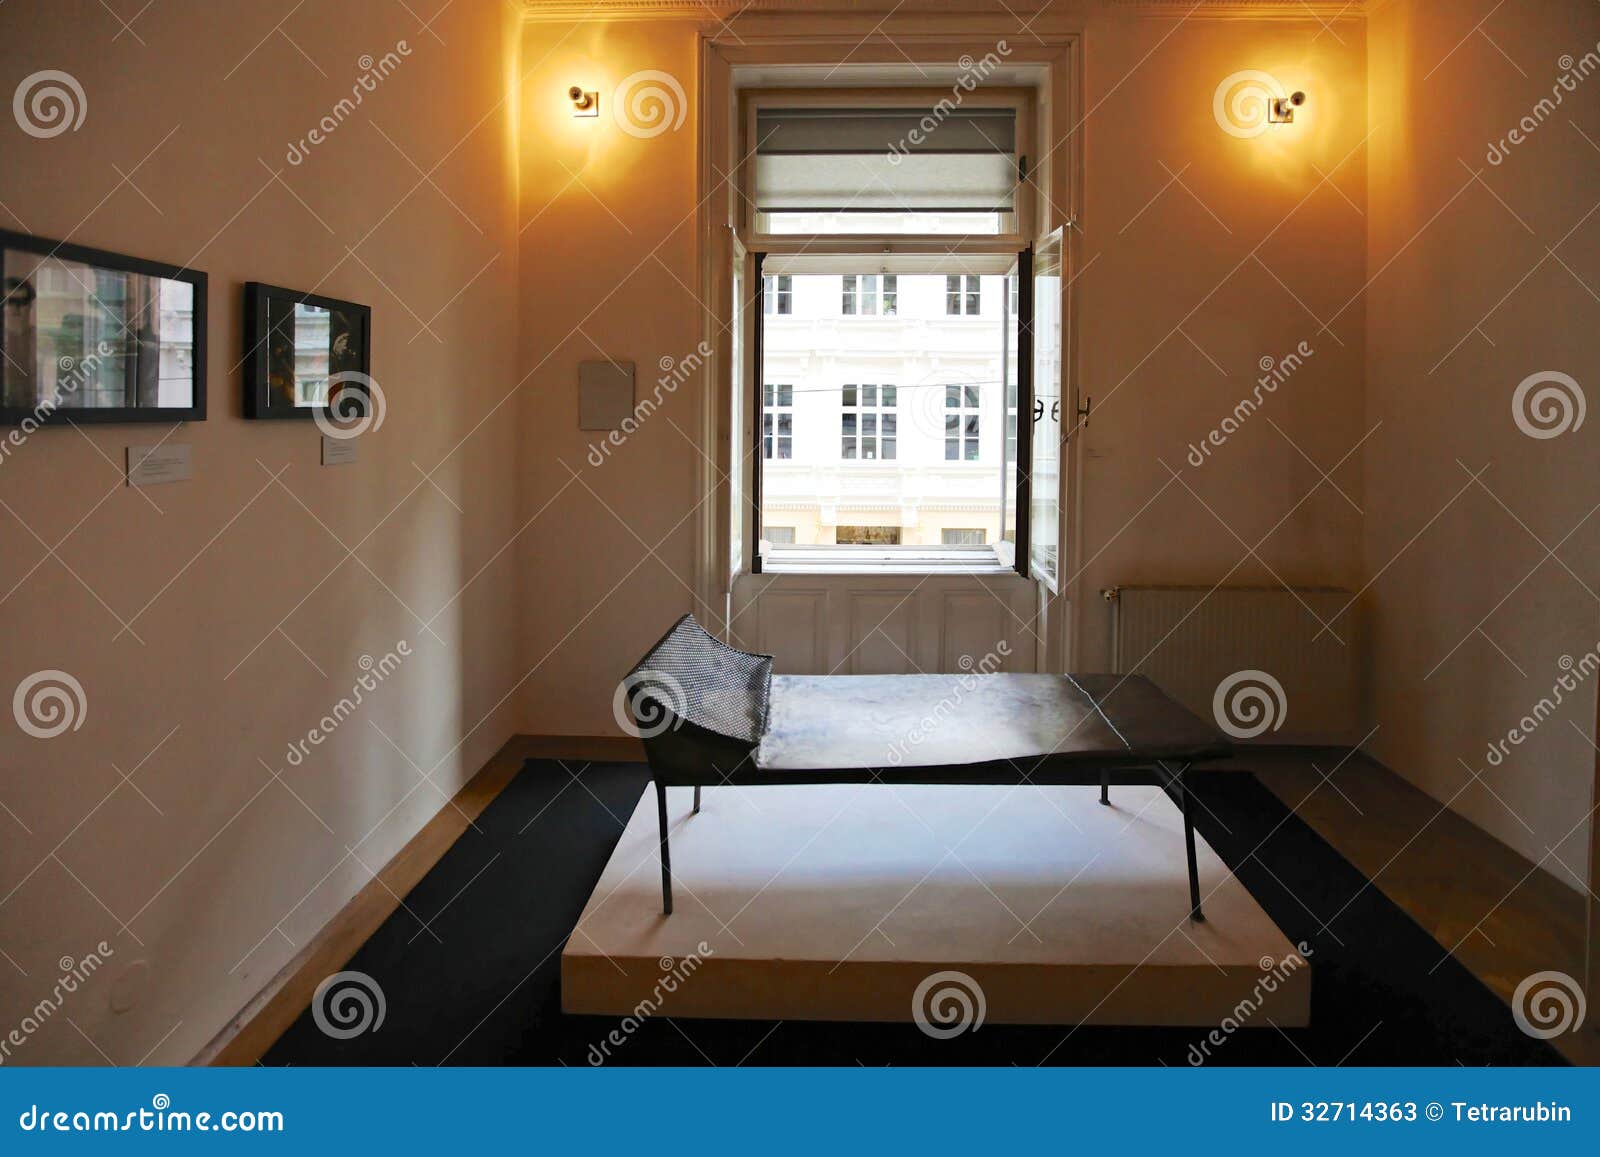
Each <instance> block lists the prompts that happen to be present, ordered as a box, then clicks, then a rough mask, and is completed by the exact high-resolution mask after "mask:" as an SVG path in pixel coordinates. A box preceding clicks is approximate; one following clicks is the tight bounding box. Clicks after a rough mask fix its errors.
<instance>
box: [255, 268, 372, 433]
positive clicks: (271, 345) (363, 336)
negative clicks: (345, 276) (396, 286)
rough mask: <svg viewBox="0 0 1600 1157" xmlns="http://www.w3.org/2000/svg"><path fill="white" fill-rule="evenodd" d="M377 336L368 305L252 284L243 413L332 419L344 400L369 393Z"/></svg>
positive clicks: (258, 416)
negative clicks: (350, 395) (341, 398)
mask: <svg viewBox="0 0 1600 1157" xmlns="http://www.w3.org/2000/svg"><path fill="white" fill-rule="evenodd" d="M371 331H372V310H371V309H370V308H368V307H367V306H365V305H357V304H356V303H355V302H353V301H341V300H339V299H338V298H337V297H322V296H320V295H318V294H315V293H300V292H298V291H296V290H293V289H283V288H281V287H279V286H276V285H263V284H262V283H261V282H259V281H251V282H247V283H246V284H245V287H244V340H245V349H244V416H245V417H246V418H286V419H295V418H304V419H310V418H311V417H313V416H314V415H315V414H317V413H319V412H320V413H322V414H324V415H328V416H333V415H332V412H331V407H332V406H333V405H334V404H335V403H336V401H337V396H338V395H343V394H345V393H346V392H347V391H352V390H353V391H357V392H359V393H362V394H365V393H366V392H367V384H368V381H369V379H370V376H371V373H372V353H371V336H372V332H371ZM361 401H362V403H363V404H364V403H365V398H363V399H361Z"/></svg>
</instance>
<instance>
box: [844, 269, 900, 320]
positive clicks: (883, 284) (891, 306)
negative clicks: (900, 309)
mask: <svg viewBox="0 0 1600 1157" xmlns="http://www.w3.org/2000/svg"><path fill="white" fill-rule="evenodd" d="M842 280H843V301H842V302H841V311H842V312H843V313H845V314H846V315H849V316H860V317H875V316H876V317H893V316H894V314H895V312H896V308H897V306H898V304H899V297H900V292H899V286H900V279H899V278H898V277H897V276H895V275H894V274H893V273H886V274H884V275H883V276H881V277H880V276H879V275H878V274H876V273H867V274H855V273H846V274H845V275H844V277H843V279H842Z"/></svg>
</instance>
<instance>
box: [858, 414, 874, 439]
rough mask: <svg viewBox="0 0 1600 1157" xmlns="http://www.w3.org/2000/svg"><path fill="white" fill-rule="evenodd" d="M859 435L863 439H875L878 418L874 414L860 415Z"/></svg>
mask: <svg viewBox="0 0 1600 1157" xmlns="http://www.w3.org/2000/svg"><path fill="white" fill-rule="evenodd" d="M861 434H862V436H863V437H867V438H875V437H877V434H878V416H877V415H876V414H862V415H861Z"/></svg>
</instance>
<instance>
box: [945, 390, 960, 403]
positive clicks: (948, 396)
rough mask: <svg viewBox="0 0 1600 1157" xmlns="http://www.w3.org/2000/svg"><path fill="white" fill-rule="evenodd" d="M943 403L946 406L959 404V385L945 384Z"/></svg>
mask: <svg viewBox="0 0 1600 1157" xmlns="http://www.w3.org/2000/svg"><path fill="white" fill-rule="evenodd" d="M944 404H945V405H946V406H947V407H948V406H959V405H960V404H961V387H960V386H946V387H945V388H944Z"/></svg>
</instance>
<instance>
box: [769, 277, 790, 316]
mask: <svg viewBox="0 0 1600 1157" xmlns="http://www.w3.org/2000/svg"><path fill="white" fill-rule="evenodd" d="M761 310H762V312H763V313H793V312H794V278H793V277H790V276H789V275H787V274H780V275H779V276H777V277H763V278H762V279H761Z"/></svg>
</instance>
